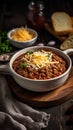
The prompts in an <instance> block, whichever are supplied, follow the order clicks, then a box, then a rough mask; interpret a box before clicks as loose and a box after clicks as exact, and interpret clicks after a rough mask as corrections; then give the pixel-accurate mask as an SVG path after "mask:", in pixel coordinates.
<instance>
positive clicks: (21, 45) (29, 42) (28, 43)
mask: <svg viewBox="0 0 73 130" xmlns="http://www.w3.org/2000/svg"><path fill="white" fill-rule="evenodd" d="M17 29H20V28H15V29H12V30H10V31H9V32H8V33H7V38H8V39H9V40H10V43H11V44H12V45H13V46H15V47H17V48H25V47H28V46H31V45H33V44H34V43H35V42H36V40H37V38H38V33H37V32H36V31H35V30H33V29H30V28H27V29H28V31H29V32H31V33H32V34H34V37H33V38H32V39H31V40H27V41H16V40H14V39H12V37H11V34H12V33H14V32H15V31H16V30H17ZM24 29H25V28H24Z"/></svg>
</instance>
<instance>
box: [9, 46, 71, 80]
mask: <svg viewBox="0 0 73 130" xmlns="http://www.w3.org/2000/svg"><path fill="white" fill-rule="evenodd" d="M36 47H37V48H47V49H54V50H57V51H58V52H61V54H63V55H64V56H65V57H66V58H67V59H68V60H69V65H68V68H67V70H66V71H65V72H64V73H63V74H61V75H59V76H57V77H54V78H50V79H44V80H38V79H30V78H27V77H23V76H21V75H19V74H18V73H16V72H15V70H14V69H13V67H12V64H13V61H14V60H15V59H16V58H17V57H18V56H20V55H21V54H23V51H25V52H26V50H28V49H36ZM25 52H24V53H25ZM20 53H21V54H20ZM57 54H58V53H57ZM15 56H16V58H15V59H14V57H15ZM61 56H62V55H61ZM62 57H63V56H62ZM12 60H13V61H12ZM65 60H66V59H65ZM66 62H67V63H68V61H67V60H66ZM9 66H10V69H11V72H12V73H13V74H14V75H16V76H17V77H20V78H22V79H26V80H28V81H33V82H40V81H42V82H44V81H53V80H57V79H59V78H61V77H63V76H65V75H67V74H68V72H70V70H71V67H72V62H71V59H70V57H69V56H68V55H67V54H65V53H64V52H62V51H61V50H59V49H57V48H54V47H47V46H42V47H41V46H33V47H27V48H24V49H21V50H20V51H18V52H16V53H15V54H14V55H13V56H12V58H11V59H10V62H9Z"/></svg>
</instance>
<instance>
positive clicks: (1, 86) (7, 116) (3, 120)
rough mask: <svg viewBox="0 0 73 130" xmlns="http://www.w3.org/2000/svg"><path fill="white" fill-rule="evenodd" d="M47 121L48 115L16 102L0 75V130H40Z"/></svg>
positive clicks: (3, 77)
mask: <svg viewBox="0 0 73 130" xmlns="http://www.w3.org/2000/svg"><path fill="white" fill-rule="evenodd" d="M49 119H50V114H48V113H46V112H42V111H38V110H35V109H34V108H32V107H31V106H28V105H27V104H24V103H22V102H20V101H18V100H16V99H15V98H14V97H13V95H12V93H11V91H10V88H9V86H8V84H7V81H6V78H5V76H4V75H1V74H0V130H41V129H42V128H45V127H47V125H48V122H49Z"/></svg>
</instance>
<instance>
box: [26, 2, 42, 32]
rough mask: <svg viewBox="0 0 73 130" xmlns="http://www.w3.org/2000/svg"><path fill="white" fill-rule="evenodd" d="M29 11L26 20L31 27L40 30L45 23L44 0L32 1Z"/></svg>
mask: <svg viewBox="0 0 73 130" xmlns="http://www.w3.org/2000/svg"><path fill="white" fill-rule="evenodd" d="M28 9H29V10H28V13H27V16H26V22H27V25H28V27H31V28H33V29H35V30H37V31H39V30H40V29H41V28H42V27H43V25H44V23H45V17H44V13H43V9H44V4H43V2H42V1H38V2H34V1H31V3H29V5H28Z"/></svg>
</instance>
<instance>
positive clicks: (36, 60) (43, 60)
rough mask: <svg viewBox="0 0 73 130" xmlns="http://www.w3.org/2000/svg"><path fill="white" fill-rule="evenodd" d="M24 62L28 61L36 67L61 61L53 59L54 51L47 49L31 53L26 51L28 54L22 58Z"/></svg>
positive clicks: (28, 63)
mask: <svg viewBox="0 0 73 130" xmlns="http://www.w3.org/2000/svg"><path fill="white" fill-rule="evenodd" d="M22 60H24V62H26V63H27V65H28V66H30V65H31V66H32V67H34V68H36V69H37V68H41V67H43V66H46V65H47V66H48V65H50V64H53V63H59V62H57V61H55V62H53V61H52V52H47V51H44V50H42V51H34V52H32V53H31V54H28V53H26V55H25V56H24V57H23V58H22Z"/></svg>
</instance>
